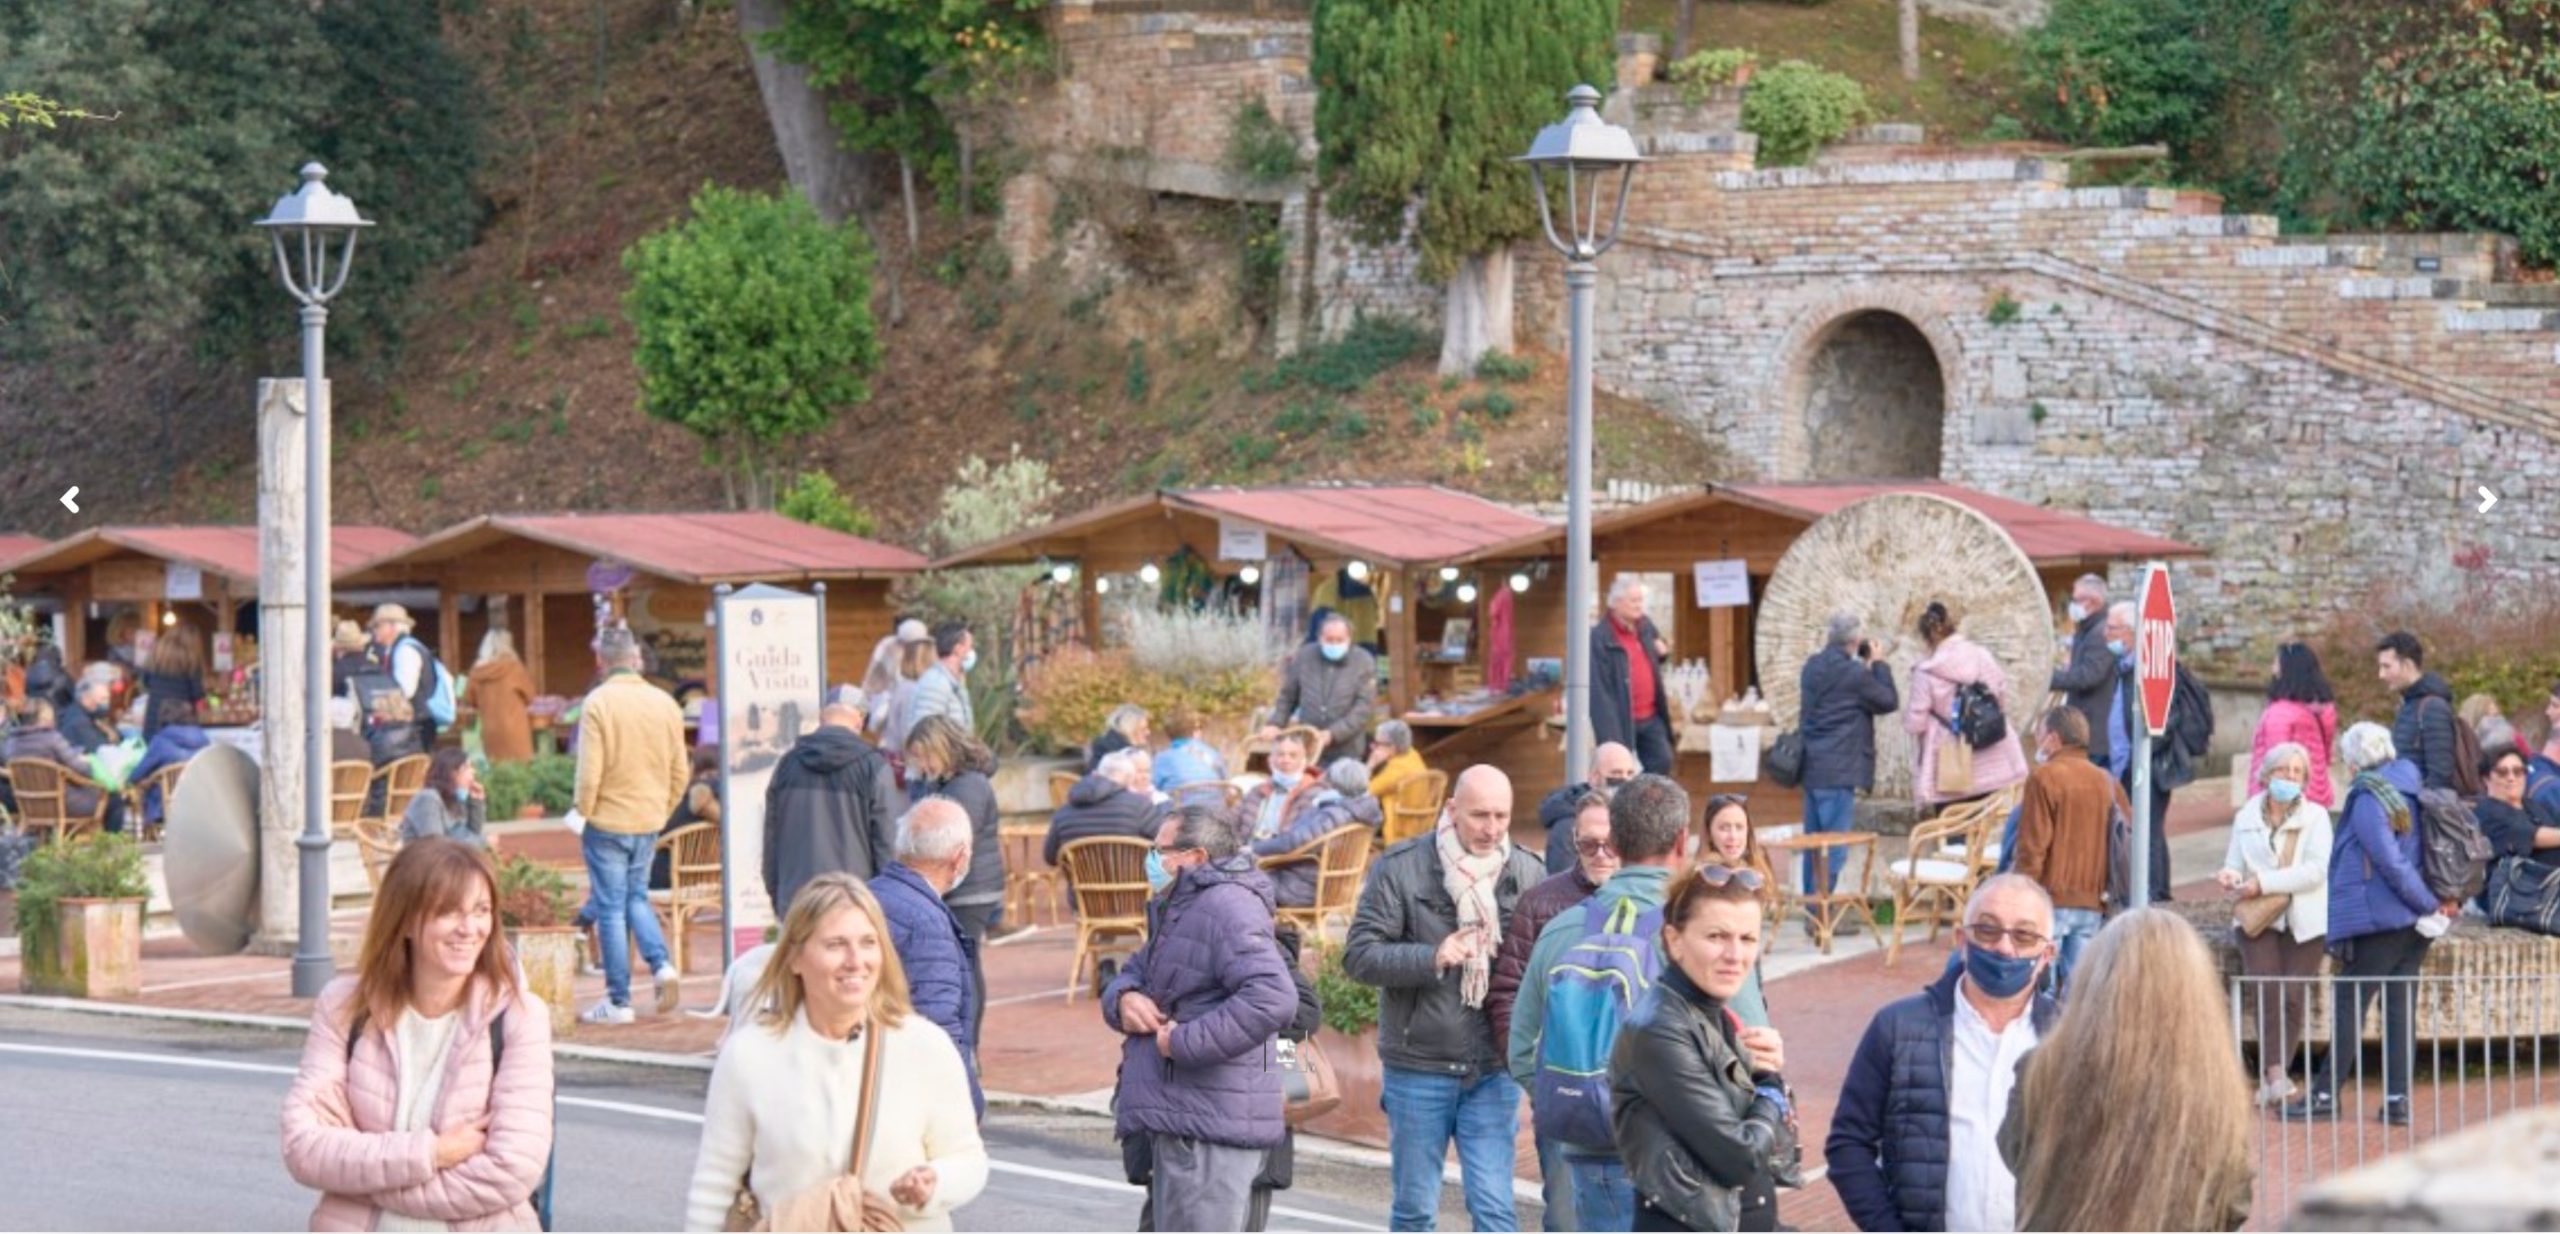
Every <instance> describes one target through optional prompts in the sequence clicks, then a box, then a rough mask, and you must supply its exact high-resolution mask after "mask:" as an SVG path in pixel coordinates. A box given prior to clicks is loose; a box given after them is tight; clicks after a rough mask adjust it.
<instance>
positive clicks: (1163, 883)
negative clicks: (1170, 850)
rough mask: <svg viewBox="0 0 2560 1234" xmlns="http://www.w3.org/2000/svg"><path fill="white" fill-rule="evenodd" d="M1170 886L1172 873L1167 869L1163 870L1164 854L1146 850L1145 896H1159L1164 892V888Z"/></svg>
mask: <svg viewBox="0 0 2560 1234" xmlns="http://www.w3.org/2000/svg"><path fill="white" fill-rule="evenodd" d="M1172 885H1173V871H1171V870H1168V869H1166V868H1164V854H1163V853H1159V852H1156V851H1154V850H1152V849H1150V850H1148V852H1147V894H1149V895H1158V894H1161V893H1162V892H1163V891H1164V889H1165V888H1167V887H1170V886H1172Z"/></svg>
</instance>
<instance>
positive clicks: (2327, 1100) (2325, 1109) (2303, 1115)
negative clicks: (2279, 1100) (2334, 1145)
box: [2276, 1092, 2338, 1123]
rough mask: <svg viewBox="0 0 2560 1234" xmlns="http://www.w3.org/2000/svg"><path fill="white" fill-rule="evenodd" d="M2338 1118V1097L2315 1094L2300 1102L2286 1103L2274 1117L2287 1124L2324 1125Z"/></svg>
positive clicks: (2328, 1094) (2321, 1093) (2332, 1094)
mask: <svg viewBox="0 0 2560 1234" xmlns="http://www.w3.org/2000/svg"><path fill="white" fill-rule="evenodd" d="M2337 1116H2338V1096H2337V1094H2335V1093H2325V1092H2315V1093H2312V1094H2311V1095H2310V1096H2307V1097H2304V1098H2303V1099H2301V1100H2300V1101H2288V1102H2286V1103H2285V1104H2284V1105H2282V1106H2280V1107H2278V1108H2277V1110H2276V1117H2277V1118H2281V1119H2283V1120H2284V1121H2286V1122H2288V1123H2325V1122H2328V1121H2329V1120H2331V1119H2334V1118H2336V1117H2337Z"/></svg>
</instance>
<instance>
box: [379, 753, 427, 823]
mask: <svg viewBox="0 0 2560 1234" xmlns="http://www.w3.org/2000/svg"><path fill="white" fill-rule="evenodd" d="M373 777H374V778H375V779H377V780H380V781H381V782H382V813H381V814H380V815H379V816H378V817H381V818H398V817H400V816H401V815H403V814H406V813H408V812H409V801H410V799H411V798H413V797H416V796H417V795H418V794H419V793H421V792H424V791H426V787H427V756H426V755H424V754H412V755H409V756H408V757H406V758H395V759H393V760H391V761H390V762H387V763H384V764H383V765H382V766H381V767H379V768H377V769H375V771H374V773H373ZM367 795H368V796H370V794H369V793H368V794H367Z"/></svg>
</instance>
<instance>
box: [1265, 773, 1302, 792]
mask: <svg viewBox="0 0 2560 1234" xmlns="http://www.w3.org/2000/svg"><path fill="white" fill-rule="evenodd" d="M1300 774H1302V773H1300V772H1295V771H1275V772H1272V773H1271V782H1272V783H1273V784H1276V785H1279V786H1280V791H1281V792H1284V793H1285V792H1288V791H1289V790H1290V789H1293V788H1296V787H1297V786H1298V776H1299V775H1300Z"/></svg>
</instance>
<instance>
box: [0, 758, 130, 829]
mask: <svg viewBox="0 0 2560 1234" xmlns="http://www.w3.org/2000/svg"><path fill="white" fill-rule="evenodd" d="M9 783H10V784H11V786H13V787H14V788H15V789H16V791H17V794H18V822H19V825H20V826H22V827H24V828H26V829H27V830H28V831H31V832H51V833H52V838H55V839H61V840H72V839H77V838H79V836H80V834H81V833H82V832H87V831H96V830H98V829H99V828H101V827H104V826H106V825H107V800H108V798H107V793H106V790H104V789H101V788H99V787H98V782H97V781H95V780H92V779H90V778H89V777H87V776H84V775H82V774H80V773H79V772H77V771H73V770H72V769H70V768H68V767H65V766H63V765H62V764H60V763H53V762H47V761H45V760H43V759H34V758H13V759H10V760H9ZM84 788H85V789H88V790H89V791H90V792H91V793H94V794H96V796H97V801H96V802H95V804H92V805H91V806H90V807H89V808H88V810H87V811H85V812H82V813H78V814H74V813H72V811H71V794H72V793H74V792H76V791H78V790H80V789H84Z"/></svg>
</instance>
